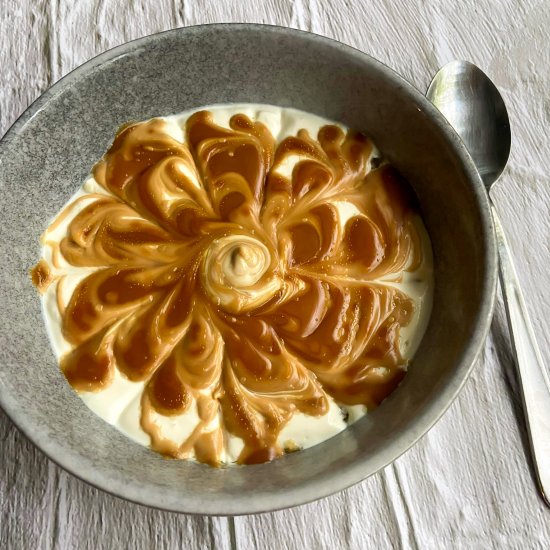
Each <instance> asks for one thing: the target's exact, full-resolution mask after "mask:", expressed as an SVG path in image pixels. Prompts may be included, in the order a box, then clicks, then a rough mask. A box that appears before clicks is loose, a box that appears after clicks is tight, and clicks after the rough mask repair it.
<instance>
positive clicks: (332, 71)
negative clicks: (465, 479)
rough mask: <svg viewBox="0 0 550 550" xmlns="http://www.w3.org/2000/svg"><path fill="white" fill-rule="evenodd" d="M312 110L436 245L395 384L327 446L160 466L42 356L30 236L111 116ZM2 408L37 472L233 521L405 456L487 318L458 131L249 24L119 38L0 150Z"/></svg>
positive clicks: (281, 35) (101, 147) (317, 50)
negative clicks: (352, 146)
mask: <svg viewBox="0 0 550 550" xmlns="http://www.w3.org/2000/svg"><path fill="white" fill-rule="evenodd" d="M228 102H239V103H246V102H253V103H268V104H274V105H281V106H289V107H294V108H298V109H302V110H305V111H310V112H312V113H316V114H318V115H321V116H324V117H326V118H328V119H333V120H337V121H339V122H341V123H343V124H345V125H348V126H350V127H353V128H356V129H358V130H361V131H363V132H365V133H367V134H369V135H370V136H372V138H373V139H374V142H375V143H376V144H377V145H378V146H379V148H380V149H381V150H382V151H383V152H384V154H385V155H386V156H387V157H388V158H389V159H390V160H391V161H392V162H393V163H394V164H395V165H396V166H397V168H398V169H399V170H400V171H401V172H402V173H403V174H404V175H405V176H406V177H407V178H408V179H409V181H410V182H411V184H412V185H413V187H414V189H415V191H416V193H417V196H418V199H419V202H420V205H421V209H422V212H423V216H424V220H425V224H426V227H427V229H428V232H429V233H430V236H431V239H432V245H433V250H434V268H435V292H434V305H433V312H432V315H431V320H430V323H429V326H428V329H427V332H426V334H425V336H424V339H423V341H422V343H421V346H420V349H419V350H418V352H417V354H416V356H415V358H414V360H413V362H412V365H411V366H410V368H409V373H408V375H407V376H406V377H405V379H404V381H403V383H402V384H401V385H400V387H399V388H398V389H397V390H396V391H395V392H394V393H393V394H392V395H391V396H390V397H389V398H388V399H387V400H386V401H385V402H384V403H383V404H382V405H381V406H380V407H379V408H378V409H376V410H375V411H374V412H372V413H371V414H368V415H367V416H366V417H364V418H363V419H362V420H361V421H359V422H357V423H356V424H354V425H353V426H352V427H350V428H348V429H346V430H344V431H343V432H342V433H340V434H339V435H337V436H335V437H333V438H332V439H329V440H327V441H325V442H324V443H322V444H320V445H317V446H316V447H313V448H310V449H308V450H306V451H302V452H299V453H293V454H290V455H287V456H284V457H282V458H281V459H279V460H276V461H274V462H271V463H267V464H261V465H256V466H247V467H239V468H222V469H213V468H210V467H208V466H205V465H202V464H197V463H193V462H182V461H174V460H166V459H164V458H162V457H161V456H160V455H157V454H156V453H153V452H151V451H150V450H149V449H147V448H145V447H141V446H139V445H137V444H135V443H133V442H132V441H130V440H129V439H127V438H126V437H125V436H123V435H122V434H121V433H119V432H118V431H117V430H116V429H115V428H113V427H111V426H109V425H108V424H107V423H105V422H104V421H103V420H101V419H99V418H98V417H97V416H95V415H94V414H93V413H92V412H91V411H90V410H88V409H87V408H86V406H85V405H84V403H83V402H82V401H81V400H80V399H79V397H78V396H77V395H76V394H75V392H74V391H73V390H72V388H71V387H70V386H69V385H68V383H67V382H66V381H65V378H64V377H63V375H62V373H61V372H60V370H59V368H58V366H57V363H56V360H55V358H54V355H53V353H52V351H51V349H50V344H49V342H48V337H47V335H46V331H45V327H44V323H43V320H42V317H41V312H40V300H39V297H38V294H37V292H36V290H35V289H34V287H33V286H32V284H31V280H30V277H29V268H31V267H32V266H33V265H34V263H35V262H36V261H37V259H38V257H39V244H38V242H39V241H38V240H39V236H40V234H41V233H42V232H43V231H44V229H45V228H46V226H47V224H48V221H49V220H50V219H51V218H52V217H53V216H54V215H55V214H56V212H57V211H58V210H59V209H60V207H61V205H63V204H64V203H65V201H66V200H67V199H68V198H69V197H70V196H71V195H72V194H73V193H74V191H75V190H76V189H77V188H78V187H79V186H80V184H81V183H82V182H83V181H84V179H85V178H86V177H87V175H88V174H89V172H90V169H91V167H92V166H93V164H94V163H95V162H96V161H97V160H98V159H99V158H100V157H101V155H102V154H103V152H104V151H106V149H107V148H108V146H109V144H110V143H111V141H112V139H113V136H114V134H115V131H116V130H117V128H118V127H119V126H120V125H121V124H123V123H124V122H127V121H131V120H142V119H147V118H150V117H154V116H155V115H167V114H173V113H178V112H181V111H184V110H186V109H191V108H195V107H196V108H198V107H201V106H204V105H209V104H214V103H228ZM0 189H1V190H2V194H1V196H0V212H1V219H2V223H1V224H0V235H1V238H0V257H1V258H2V277H0V310H1V312H2V316H1V321H0V323H1V324H0V405H1V406H2V408H3V409H4V410H5V412H6V413H7V414H8V415H9V416H10V418H11V419H12V420H13V422H14V423H15V424H16V426H18V428H19V429H20V430H21V431H22V432H23V433H24V434H25V435H26V436H27V437H28V438H29V439H30V440H31V441H33V442H34V443H35V444H36V445H37V446H38V447H39V448H40V449H41V450H42V451H43V452H44V453H45V454H46V455H48V456H49V457H50V458H51V459H52V460H53V461H55V462H56V463H57V464H59V465H60V466H61V467H63V468H65V469H66V470H67V471H69V472H71V473H72V474H74V475H75V476H78V477H79V478H81V479H83V480H84V481H86V482H88V483H91V484H92V485H95V486H96V487H98V488H100V489H103V490H105V491H109V492H110V493H112V494H114V495H117V496H120V497H123V498H126V499H129V500H132V501H135V502H138V503H141V504H145V505H148V506H154V507H158V508H162V509H166V510H172V511H178V512H185V513H200V514H214V515H225V514H245V513H254V512H264V511H270V510H275V509H280V508H285V507H289V506H294V505H298V504H302V503H305V502H308V501H311V500H314V499H318V498H320V497H324V496H326V495H329V494H331V493H334V492H336V491H339V490H341V489H344V488H346V487H348V486H350V485H352V484H354V483H357V482H358V481H360V480H362V479H365V478H366V477H368V476H370V475H372V474H373V473H375V472H376V471H378V470H380V469H381V468H383V467H384V466H386V465H387V464H389V463H390V462H392V461H393V460H395V459H396V458H397V457H398V456H399V455H401V454H402V453H404V452H405V451H406V450H407V449H409V448H410V447H411V446H412V445H413V444H414V443H415V442H416V441H417V440H418V439H419V438H420V437H421V436H422V435H423V434H425V433H426V432H427V431H428V430H429V429H430V427H432V426H433V424H434V423H435V422H436V421H437V420H438V419H439V418H440V417H441V415H442V414H443V413H444V412H445V410H446V409H447V408H448V406H449V405H450V403H451V402H452V401H453V399H454V398H455V397H456V395H457V393H458V392H459V390H460V388H461V386H462V385H463V383H464V381H465V380H466V378H467V376H468V374H469V372H470V370H471V368H472V366H473V364H474V361H475V359H476V357H477V355H478V353H479V351H480V348H481V346H482V344H483V342H484V339H485V336H486V333H487V331H488V327H489V324H490V319H491V314H492V307H493V301H494V291H495V282H496V266H497V264H496V256H495V239H494V234H493V227H492V222H491V216H490V212H489V206H488V201H487V195H486V192H485V190H484V188H483V186H482V183H481V180H480V178H479V175H478V174H477V172H476V170H475V167H474V165H473V163H472V160H471V158H470V157H469V155H468V153H467V151H466V149H465V148H464V145H463V144H462V142H461V141H460V139H459V137H458V136H457V135H456V134H455V133H454V131H453V130H452V128H451V127H450V126H449V124H448V123H447V122H446V121H445V119H444V118H443V117H442V116H441V115H440V113H439V112H438V111H437V110H436V109H435V108H434V107H433V106H432V105H431V104H430V103H429V102H428V101H427V100H426V99H425V98H424V96H423V95H422V94H421V93H420V92H418V91H417V90H416V89H415V88H413V87H412V86H411V85H410V84H409V83H407V82H406V81H405V80H404V79H402V78H401V77H400V76H399V75H397V74H396V73H395V72H393V71H392V70H390V69H389V68H388V67H386V66H384V65H382V64H381V63H379V62H378V61H376V60H374V59H372V58H371V57H369V56H367V55H365V54H363V53H361V52H359V51H357V50H354V49H352V48H350V47H348V46H345V45H343V44H340V43H338V42H335V41H332V40H329V39H326V38H323V37H320V36H316V35H313V34H308V33H305V32H300V31H296V30H290V29H285V28H278V27H271V26H263V25H247V24H244V25H241V24H237V25H234V24H231V25H207V26H198V27H189V28H184V29H177V30H173V31H169V32H165V33H161V34H157V35H153V36H149V37H146V38H142V39H139V40H136V41H134V42H130V43H128V44H125V45H123V46H119V47H117V48H115V49H113V50H110V51H108V52H106V53H104V54H102V55H100V56H98V57H96V58H94V59H92V60H91V61H89V62H87V63H85V64H84V65H82V66H81V67H79V68H78V69H76V70H75V71H73V72H72V73H70V74H69V75H68V76H66V77H65V78H63V79H62V80H61V81H59V82H58V83H57V84H56V85H55V86H53V87H52V88H51V89H49V90H48V91H47V92H46V93H45V94H44V95H43V96H41V97H40V98H39V99H38V100H37V101H36V102H35V103H34V104H33V105H32V106H31V107H30V108H29V109H28V110H27V111H26V112H25V113H24V114H23V115H22V116H21V118H20V119H19V120H18V121H17V122H16V123H15V124H14V125H13V127H12V128H11V129H10V130H9V131H8V133H7V134H6V135H5V137H4V139H3V141H2V143H1V146H0Z"/></svg>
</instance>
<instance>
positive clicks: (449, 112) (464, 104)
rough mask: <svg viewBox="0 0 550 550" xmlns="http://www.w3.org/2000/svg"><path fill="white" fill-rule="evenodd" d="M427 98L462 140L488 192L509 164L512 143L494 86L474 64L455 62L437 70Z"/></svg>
mask: <svg viewBox="0 0 550 550" xmlns="http://www.w3.org/2000/svg"><path fill="white" fill-rule="evenodd" d="M426 96H427V97H428V99H429V100H430V101H431V102H432V103H433V104H434V105H436V107H437V108H438V109H439V110H440V111H441V112H442V113H443V114H444V115H445V118H446V119H447V120H448V121H449V122H450V123H451V125H452V126H453V128H454V129H455V130H456V132H457V133H458V135H459V136H460V137H461V138H462V141H463V142H464V144H465V145H466V148H467V149H468V151H469V152H470V155H471V156H472V159H473V161H474V163H475V165H476V167H477V169H478V171H479V174H480V176H481V179H482V180H483V183H484V184H485V187H486V188H487V190H489V189H490V188H491V186H492V185H493V184H494V183H495V181H496V180H497V179H498V178H499V176H500V175H501V173H502V171H503V170H504V167H505V166H506V163H507V162H508V157H509V156H510V148H511V143H512V139H511V132H510V119H509V118H508V111H507V110H506V106H505V104H504V100H503V99H502V96H501V95H500V92H499V91H498V89H497V87H496V86H495V85H494V84H493V82H492V81H491V80H490V79H489V77H487V75H486V74H485V73H484V72H483V71H482V70H481V69H480V68H479V67H477V66H476V65H474V64H472V63H470V62H468V61H461V60H456V61H451V62H450V63H448V64H447V65H445V66H444V67H442V68H441V69H440V70H439V72H438V73H437V74H436V75H435V77H434V79H433V80H432V82H431V84H430V87H429V88H428V92H427V94H426Z"/></svg>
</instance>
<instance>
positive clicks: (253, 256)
mask: <svg viewBox="0 0 550 550" xmlns="http://www.w3.org/2000/svg"><path fill="white" fill-rule="evenodd" d="M275 265H276V264H275V262H273V259H272V255H271V253H270V251H269V249H268V248H267V246H266V245H264V244H263V243H261V242H260V241H259V240H257V239H254V238H252V237H249V236H247V235H228V236H226V237H221V238H219V239H216V240H214V241H213V242H212V243H211V244H210V246H209V247H208V248H207V250H206V252H205V254H204V258H203V261H202V266H201V282H202V284H203V287H204V289H205V290H206V292H207V294H208V295H209V296H210V298H211V300H212V301H213V302H214V303H215V304H216V305H218V306H221V307H222V308H223V309H225V310H226V311H228V312H231V313H241V312H244V311H249V310H251V309H255V308H257V307H259V306H261V305H263V304H265V303H266V302H268V301H269V300H270V299H272V298H273V297H274V296H275V295H276V294H277V293H278V292H279V290H280V289H281V285H282V281H281V279H280V278H279V277H278V276H277V275H276V274H275V271H274V269H273V268H274V267H275Z"/></svg>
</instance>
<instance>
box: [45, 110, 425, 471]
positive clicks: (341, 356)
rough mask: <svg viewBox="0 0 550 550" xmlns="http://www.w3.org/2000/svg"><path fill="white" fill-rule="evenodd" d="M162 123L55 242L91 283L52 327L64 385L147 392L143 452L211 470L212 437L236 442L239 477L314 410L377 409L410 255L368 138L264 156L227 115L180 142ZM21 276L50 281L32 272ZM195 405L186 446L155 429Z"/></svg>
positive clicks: (327, 129)
mask: <svg viewBox="0 0 550 550" xmlns="http://www.w3.org/2000/svg"><path fill="white" fill-rule="evenodd" d="M166 124H167V123H166V121H164V120H162V119H153V120H150V121H146V122H143V123H137V124H132V125H128V126H126V127H123V128H122V129H121V130H120V131H119V133H118V134H117V136H116V139H115V140H114V142H113V144H112V146H111V148H110V149H109V151H108V152H107V153H106V155H105V156H104V158H103V159H102V160H101V161H100V162H99V163H98V164H97V165H96V166H95V167H94V171H93V174H94V177H95V179H96V181H97V182H98V183H99V184H100V185H101V186H102V187H103V188H104V190H105V191H106V192H105V193H101V194H97V195H94V196H88V197H87V199H92V200H91V201H90V200H88V202H87V204H86V206H85V207H84V208H82V209H81V210H80V211H79V212H78V213H77V214H76V216H74V217H73V218H72V220H71V222H70V224H69V226H68V231H67V234H66V235H65V237H64V238H63V239H62V240H61V241H60V242H59V246H58V250H57V254H58V255H59V256H61V257H62V258H63V259H64V260H65V261H66V262H68V264H70V265H71V266H75V267H79V268H93V269H91V270H90V273H89V274H88V275H87V276H86V277H85V278H84V279H83V280H82V281H81V282H80V283H79V284H78V286H77V288H76V289H75V291H74V292H73V294H72V296H71V298H70V301H69V303H68V304H67V306H66V307H65V308H64V309H63V311H62V329H63V334H64V337H65V339H66V340H67V341H68V342H69V343H70V344H71V346H72V348H71V351H70V352H69V353H67V354H65V355H64V356H63V357H62V359H61V362H60V363H61V369H62V371H63V372H64V374H65V376H66V378H67V380H68V381H69V383H70V384H71V385H72V386H73V387H74V388H75V389H76V390H78V391H101V390H102V389H104V388H106V387H107V386H108V385H109V384H110V383H111V381H112V380H113V377H114V373H115V369H118V370H119V371H120V372H121V373H122V374H123V375H124V376H125V377H127V378H128V379H129V380H132V381H145V382H146V385H145V389H144V392H143V395H142V398H141V426H142V428H143V429H144V430H145V431H146V432H147V433H148V434H149V435H150V437H151V446H152V448H153V449H155V450H157V451H159V452H161V453H163V454H165V455H168V456H172V457H175V458H186V457H188V456H189V455H190V453H191V452H193V453H194V456H195V457H196V458H197V460H199V461H201V462H205V463H208V464H211V465H216V466H217V465H220V456H221V452H222V449H223V446H224V444H225V442H224V433H225V432H229V433H231V434H233V435H235V436H237V437H239V438H240V439H242V440H243V442H244V448H243V450H242V452H241V453H240V455H239V457H238V462H239V463H241V464H252V463H260V462H265V461H269V460H272V459H274V458H276V457H277V456H280V455H281V454H282V453H283V452H284V451H283V449H281V447H280V445H279V444H278V441H277V439H278V436H279V434H280V432H281V430H282V429H283V427H284V426H285V425H286V424H287V422H288V421H289V420H290V418H291V417H292V416H293V415H294V414H295V413H297V412H301V413H304V414H306V415H312V416H320V415H324V414H326V412H327V410H328V406H329V398H328V396H331V397H332V398H334V399H335V400H336V401H337V402H338V403H342V404H347V405H354V404H363V405H365V406H366V407H367V408H369V409H371V408H373V407H376V406H377V405H378V404H379V403H380V402H381V401H382V400H383V399H384V398H385V397H386V396H387V395H388V394H389V393H390V392H391V391H393V389H394V388H395V387H396V386H397V385H398V383H399V382H400V381H401V379H402V377H403V376H404V374H405V367H406V363H407V361H406V360H405V359H404V358H403V357H402V355H401V353H400V347H399V332H400V329H401V327H404V326H406V325H407V324H408V323H409V322H410V319H411V315H412V313H413V309H414V304H413V301H412V300H411V298H410V297H408V296H406V295H405V294H404V293H403V292H402V291H400V290H398V289H397V288H396V287H395V286H392V285H391V284H384V281H387V280H392V281H397V280H399V277H400V275H401V274H402V273H403V272H404V271H414V270H415V269H417V268H418V266H419V265H420V264H421V262H422V255H423V250H422V243H421V239H420V236H419V235H420V234H419V229H418V224H419V223H421V222H420V221H419V220H420V218H419V216H418V212H417V208H416V203H415V200H414V196H413V194H412V193H411V191H410V189H409V187H408V185H407V183H406V182H405V181H404V180H403V179H402V178H401V177H400V176H399V174H398V173H397V172H396V171H395V170H394V169H393V168H392V167H391V166H390V165H389V164H382V165H381V166H378V167H375V166H374V165H373V162H372V158H371V157H372V151H373V146H372V143H371V142H370V140H369V139H368V138H366V137H365V136H363V135H361V134H359V133H356V132H352V131H348V132H347V133H345V132H344V131H343V130H341V129H340V128H338V127H336V126H332V125H328V126H324V127H322V128H321V129H320V130H319V132H318V135H317V137H316V138H315V137H312V136H310V135H309V134H308V132H307V131H305V130H300V131H299V132H298V133H297V135H295V136H290V137H287V138H285V139H284V140H282V141H281V142H280V143H276V140H275V139H274V137H273V136H272V135H271V133H270V132H269V130H268V129H267V127H266V126H265V125H263V124H262V123H260V122H255V121H252V120H250V119H249V118H247V117H246V116H244V115H241V114H239V115H235V116H233V117H232V118H231V120H230V124H229V127H228V128H224V127H221V126H219V125H216V124H215V123H214V122H213V118H212V116H211V113H209V112H208V111H201V112H197V113H195V114H194V115H193V116H191V117H190V118H189V119H188V120H187V122H186V127H185V139H184V140H182V141H180V140H177V139H175V138H174V137H172V136H171V135H170V133H169V132H168V131H167V127H166ZM289 167H290V168H289ZM70 208H71V207H69V209H70ZM343 212H347V214H346V215H344V214H343ZM68 215H69V212H68V211H65V212H62V213H61V214H60V216H59V219H61V218H63V217H64V216H68ZM59 219H58V221H57V222H54V224H55V223H59ZM54 259H55V254H54ZM35 278H36V280H37V281H38V282H43V283H44V284H46V283H49V282H50V281H51V277H50V275H49V274H48V273H47V272H46V271H45V270H44V265H43V263H41V264H39V266H38V268H37V270H36V272H35ZM37 284H38V283H37ZM192 405H193V406H195V407H196V409H197V411H198V413H197V414H198V418H199V420H198V422H197V426H196V427H195V428H194V429H193V431H192V432H191V434H190V435H189V436H188V437H187V438H186V439H185V441H184V442H183V443H174V442H173V441H171V440H169V439H167V438H165V437H164V436H163V435H162V433H160V431H159V430H158V427H157V426H156V424H155V423H154V422H153V421H152V415H154V414H157V415H158V414H160V415H163V416H167V417H170V416H177V415H181V414H183V413H185V412H186V411H187V410H189V408H190V407H191V406H192ZM216 417H218V418H220V419H221V420H220V422H219V423H218V424H217V427H216V428H214V429H212V427H211V426H212V421H213V419H214V418H216Z"/></svg>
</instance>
